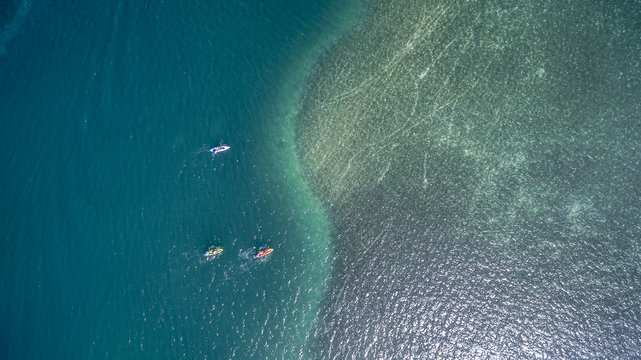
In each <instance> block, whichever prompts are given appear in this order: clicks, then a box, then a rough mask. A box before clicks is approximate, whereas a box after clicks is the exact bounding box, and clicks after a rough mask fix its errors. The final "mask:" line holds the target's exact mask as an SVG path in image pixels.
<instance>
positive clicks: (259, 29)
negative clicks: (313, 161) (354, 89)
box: [0, 0, 349, 359]
mask: <svg viewBox="0 0 641 360" xmlns="http://www.w3.org/2000/svg"><path fill="white" fill-rule="evenodd" d="M339 9H340V6H339V4H338V1H331V0H328V1H280V0H279V1H269V2H264V1H257V0H248V1H239V2H235V1H233V2H226V1H211V2H207V1H186V2H184V1H183V2H169V1H160V0H147V1H141V2H126V1H114V2H106V3H100V2H99V3H95V2H85V1H63V2H55V1H47V0H42V1H39V0H22V1H18V0H13V2H4V3H3V5H1V6H0V21H1V23H0V31H2V33H1V34H0V78H1V79H2V81H1V83H0V120H1V127H0V147H1V149H0V159H1V160H0V161H1V163H2V167H0V169H1V174H0V182H1V183H0V189H1V193H0V194H1V195H0V196H1V207H0V211H1V213H0V219H1V220H0V228H1V229H2V233H3V238H2V252H1V253H0V264H1V265H0V266H1V269H2V270H1V277H0V279H1V281H2V283H1V286H0V292H1V293H2V294H3V295H2V296H1V297H0V299H1V300H0V314H1V317H0V318H1V319H2V324H1V325H0V357H2V358H4V359H41V358H47V359H87V358H117V359H125V358H153V359H161V358H167V359H178V358H185V359H195V358H210V359H227V358H232V357H233V358H239V359H247V358H280V357H283V358H297V357H299V356H300V355H301V354H305V353H306V351H307V350H306V345H305V343H306V336H308V334H309V333H311V331H312V329H313V328H314V326H315V325H316V320H315V317H316V315H317V311H318V310H317V304H318V302H319V301H320V300H319V299H320V298H321V297H322V295H323V293H324V291H325V289H326V286H327V281H326V276H328V269H329V265H328V262H327V259H328V256H329V254H330V253H331V251H330V249H329V248H328V246H329V245H328V243H329V242H328V225H327V221H326V220H325V217H324V215H323V213H322V211H320V210H319V209H320V206H319V205H318V204H317V203H316V202H315V200H313V198H312V197H311V195H310V193H309V191H308V189H307V188H306V187H305V185H304V182H303V181H302V180H301V176H300V172H299V170H298V168H297V165H296V160H295V152H294V145H293V139H292V138H290V137H289V136H290V135H291V134H293V132H292V131H291V129H290V128H289V126H290V124H289V120H288V119H287V117H286V116H283V114H287V113H288V111H289V110H287V107H288V106H290V105H291V104H294V106H295V104H296V101H295V100H292V99H295V97H296V96H297V92H298V91H300V86H301V84H302V83H303V78H302V77H301V78H298V77H296V76H294V77H293V78H292V76H293V75H292V74H293V73H295V72H296V71H299V72H300V71H301V70H300V69H303V70H304V69H305V67H306V66H308V67H309V65H304V64H311V63H313V59H312V58H313V54H314V51H311V50H310V49H312V48H313V45H314V44H318V43H323V41H321V39H323V38H327V37H332V36H336V34H337V33H338V32H339V29H340V28H341V26H342V25H341V24H342V23H343V21H342V20H340V17H336V16H335V13H337V12H338V13H341V12H340V11H338V10H339ZM348 20H349V19H348ZM305 54H311V55H309V56H311V57H312V58H310V59H307V60H305V56H307V55H305ZM301 64H303V65H301ZM293 69H299V70H296V71H294V70H293ZM303 72H304V71H303ZM288 86H291V89H290V88H288ZM288 129H289V130H288ZM223 141H224V143H226V144H228V145H230V146H231V147H232V149H231V150H230V151H229V152H227V153H224V154H221V155H220V156H216V157H212V156H211V155H210V154H209V153H208V152H207V151H206V150H207V148H208V147H211V146H214V145H218V144H220V143H221V142H223ZM210 245H220V246H223V247H224V248H225V252H224V253H223V256H221V257H220V258H218V259H216V260H215V261H212V262H204V261H203V259H202V256H201V254H202V252H203V251H205V250H206V249H207V247H208V246H210ZM263 245H270V246H271V247H273V248H275V249H276V250H275V252H274V254H272V256H271V257H270V258H269V259H267V260H266V261H253V259H250V257H251V254H252V253H253V251H255V250H256V249H257V248H258V247H259V246H263Z"/></svg>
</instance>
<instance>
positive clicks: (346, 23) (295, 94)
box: [258, 1, 364, 359]
mask: <svg viewBox="0 0 641 360" xmlns="http://www.w3.org/2000/svg"><path fill="white" fill-rule="evenodd" d="M363 4H364V1H363V2H361V1H345V2H344V3H343V4H333V6H332V8H330V10H329V11H328V16H330V17H331V16H333V15H335V16H333V17H331V19H333V21H332V23H331V25H334V26H333V27H332V28H331V29H323V31H321V32H320V33H319V34H318V35H317V36H316V37H315V38H312V39H311V40H309V41H308V44H309V45H308V47H307V48H306V49H302V50H301V51H299V54H300V56H298V57H297V58H295V59H293V60H292V61H291V64H289V66H286V68H287V69H291V70H292V71H291V72H289V73H288V74H287V76H286V77H285V78H283V80H282V81H281V82H280V83H278V84H275V86H274V87H275V88H277V89H278V91H277V92H276V94H275V96H274V99H273V100H272V102H271V103H270V105H271V106H270V110H271V111H267V112H266V113H265V114H263V115H264V117H265V121H267V123H268V125H267V126H266V127H267V132H268V136H267V138H266V139H265V140H264V146H265V148H266V151H269V152H270V153H271V154H272V156H270V157H269V159H270V161H269V162H267V163H265V164H260V165H259V167H263V166H264V167H266V168H265V169H262V168H261V169H258V170H261V171H265V172H270V173H275V174H277V175H278V177H277V178H276V179H273V180H274V181H275V182H276V184H275V185H276V186H277V187H278V188H279V191H280V192H281V193H282V195H280V196H281V197H282V199H283V201H284V202H286V203H287V204H290V205H291V206H292V215H293V216H294V218H295V221H294V222H295V223H296V224H297V225H296V230H295V231H294V233H296V234H306V236H305V237H304V238H301V239H295V241H300V242H301V245H305V248H306V249H307V250H308V251H307V252H306V253H305V255H304V256H305V263H306V267H305V269H304V270H303V271H304V274H305V275H306V276H297V279H296V280H295V281H296V282H297V284H295V286H296V285H298V286H299V287H300V289H301V291H300V295H299V296H298V299H297V301H296V304H297V306H296V307H297V308H298V309H303V310H302V311H298V312H297V316H296V317H295V320H293V321H294V322H295V324H291V323H290V324H287V326H286V329H285V331H284V336H283V339H284V340H285V341H289V342H290V343H288V344H287V345H286V347H285V349H284V352H281V353H280V354H278V355H279V356H278V357H279V358H284V359H289V358H306V357H307V356H308V355H309V354H308V345H309V342H310V341H311V340H312V334H313V332H314V328H315V326H316V325H317V324H318V317H319V313H320V305H321V302H322V298H323V296H324V295H325V294H327V292H328V291H329V286H330V275H331V268H332V260H333V251H332V241H331V240H332V238H331V234H332V230H331V229H332V225H331V223H330V221H329V219H328V217H327V216H326V212H325V209H324V208H323V205H322V204H321V202H320V201H319V200H318V199H317V198H316V197H315V196H314V193H313V191H312V189H311V188H310V186H309V184H308V183H307V181H306V179H305V174H304V171H303V168H302V165H301V163H300V157H299V156H298V153H297V150H296V120H297V117H298V115H299V113H300V110H301V108H302V100H303V95H304V89H305V85H306V84H307V82H308V81H309V79H310V78H311V77H312V75H313V72H314V70H315V69H316V65H317V64H318V62H319V61H320V59H321V57H322V56H323V55H324V54H325V53H326V52H327V51H329V50H330V49H331V48H332V46H333V45H334V44H336V43H337V42H338V40H339V39H340V37H341V36H343V35H346V34H347V33H348V32H350V31H352V30H353V29H355V27H356V26H357V25H358V24H359V23H360V22H359V21H358V20H359V19H361V16H362V14H363V13H364V11H363V10H364V6H363ZM288 321H292V320H288ZM280 350H281V351H282V350H283V349H280ZM274 355H277V354H274Z"/></svg>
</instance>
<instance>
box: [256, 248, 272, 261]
mask: <svg viewBox="0 0 641 360" xmlns="http://www.w3.org/2000/svg"><path fill="white" fill-rule="evenodd" d="M272 251H274V249H272V248H267V249H263V250H260V251H259V252H257V253H255V254H254V259H258V258H262V257H264V256H267V255H269V254H271V253H272Z"/></svg>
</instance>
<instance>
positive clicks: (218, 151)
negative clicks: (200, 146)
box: [209, 145, 230, 154]
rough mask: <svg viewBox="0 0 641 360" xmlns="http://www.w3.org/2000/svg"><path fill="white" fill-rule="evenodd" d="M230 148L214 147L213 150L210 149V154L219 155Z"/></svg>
mask: <svg viewBox="0 0 641 360" xmlns="http://www.w3.org/2000/svg"><path fill="white" fill-rule="evenodd" d="M229 148H230V147H229V146H227V145H221V146H216V147H213V148H211V149H209V152H211V153H213V154H218V153H221V152H223V151H227V150H229Z"/></svg>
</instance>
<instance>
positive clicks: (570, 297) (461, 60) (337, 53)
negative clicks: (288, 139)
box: [296, 0, 641, 359]
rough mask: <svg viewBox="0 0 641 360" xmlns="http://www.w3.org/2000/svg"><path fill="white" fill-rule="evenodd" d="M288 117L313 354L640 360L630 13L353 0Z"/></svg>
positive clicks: (636, 75)
mask: <svg viewBox="0 0 641 360" xmlns="http://www.w3.org/2000/svg"><path fill="white" fill-rule="evenodd" d="M364 18H365V20H364V22H363V23H362V24H361V25H360V26H359V27H358V28H357V29H356V30H355V31H353V32H352V33H350V34H349V35H347V36H346V37H343V38H342V39H341V40H340V41H339V43H338V44H337V46H336V47H334V48H333V49H332V51H331V52H330V53H328V54H327V55H326V56H325V57H323V59H322V61H321V63H320V65H319V66H318V71H317V72H316V73H315V75H314V77H313V80H312V81H311V82H310V85H309V88H308V90H307V91H306V93H305V97H304V105H303V107H302V111H301V112H300V116H299V117H298V120H297V124H298V126H297V136H296V141H297V143H298V145H299V146H298V149H299V152H300V156H301V159H302V163H303V166H304V168H305V172H306V174H307V176H308V179H309V182H310V187H311V188H312V189H313V190H314V191H315V193H316V194H317V195H318V197H319V199H321V200H322V201H323V203H324V205H325V208H326V209H327V211H328V216H329V217H330V219H331V221H332V224H333V226H334V228H333V239H334V240H333V244H334V245H335V246H334V249H335V254H336V259H335V264H334V267H333V272H332V287H331V292H330V295H329V296H327V297H326V298H325V301H324V306H323V311H322V318H323V325H322V326H320V327H319V328H318V329H319V334H318V336H317V337H316V338H315V339H314V342H315V344H316V347H315V348H316V349H317V350H318V353H319V354H320V356H319V358H323V359H638V358H641V340H640V339H641V321H640V319H641V296H640V294H641V272H640V270H641V240H640V239H641V155H640V154H641V115H640V114H641V101H640V100H641V62H640V61H639V59H641V42H640V41H639V39H641V27H640V26H639V25H640V22H639V19H641V4H640V3H639V2H638V1H621V2H609V1H590V2H585V1H564V2H559V1H536V2H532V1H509V2H487V1H474V0H470V1H421V0H398V1H394V2H391V1H386V0H381V1H371V2H369V7H368V13H367V15H365V16H364Z"/></svg>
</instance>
